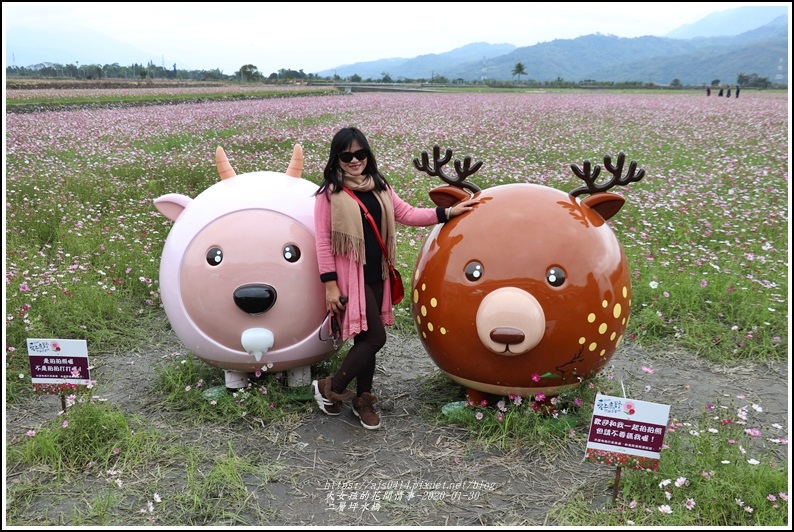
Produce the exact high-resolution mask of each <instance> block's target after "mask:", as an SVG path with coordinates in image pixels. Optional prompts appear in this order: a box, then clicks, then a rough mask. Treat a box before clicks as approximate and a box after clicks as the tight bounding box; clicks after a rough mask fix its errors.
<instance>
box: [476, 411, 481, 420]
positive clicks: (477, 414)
mask: <svg viewBox="0 0 794 532" xmlns="http://www.w3.org/2000/svg"><path fill="white" fill-rule="evenodd" d="M474 417H476V418H477V420H478V421H479V420H480V419H482V412H477V413H476V414H474Z"/></svg>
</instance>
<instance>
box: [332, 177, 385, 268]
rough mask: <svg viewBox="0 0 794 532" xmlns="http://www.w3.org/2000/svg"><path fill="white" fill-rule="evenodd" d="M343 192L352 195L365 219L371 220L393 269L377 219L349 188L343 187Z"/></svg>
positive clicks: (379, 242)
mask: <svg viewBox="0 0 794 532" xmlns="http://www.w3.org/2000/svg"><path fill="white" fill-rule="evenodd" d="M342 190H344V191H345V192H347V193H348V194H350V197H351V198H353V199H354V200H356V203H358V206H359V207H361V210H362V211H364V217H365V218H366V219H367V220H369V224H370V225H371V226H372V229H373V230H374V231H375V236H376V237H377V238H378V244H380V249H381V251H382V252H383V256H384V257H386V263H387V264H388V265H389V268H391V267H392V264H391V259H389V252H388V251H386V246H385V244H384V243H383V239H382V238H381V237H380V230H379V229H378V224H376V223H375V218H373V217H372V215H371V214H370V213H369V211H368V210H367V207H366V206H364V203H363V202H362V201H361V200H360V199H359V197H358V196H356V195H355V194H354V193H353V191H352V190H350V189H349V188H347V187H346V186H342Z"/></svg>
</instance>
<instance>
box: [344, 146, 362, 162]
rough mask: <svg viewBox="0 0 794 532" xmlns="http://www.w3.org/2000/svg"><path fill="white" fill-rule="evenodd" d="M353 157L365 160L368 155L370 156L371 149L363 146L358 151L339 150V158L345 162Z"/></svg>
mask: <svg viewBox="0 0 794 532" xmlns="http://www.w3.org/2000/svg"><path fill="white" fill-rule="evenodd" d="M353 157H355V158H356V159H358V160H359V161H363V160H364V159H366V158H367V157H369V150H367V149H366V148H361V149H360V150H357V151H343V152H339V160H340V161H342V162H343V163H349V162H350V161H352V160H353Z"/></svg>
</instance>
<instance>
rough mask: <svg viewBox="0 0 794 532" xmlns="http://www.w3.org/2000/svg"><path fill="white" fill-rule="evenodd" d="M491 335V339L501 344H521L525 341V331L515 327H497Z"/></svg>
mask: <svg viewBox="0 0 794 532" xmlns="http://www.w3.org/2000/svg"><path fill="white" fill-rule="evenodd" d="M490 336H491V340H493V341H494V342H499V343H500V344H507V345H511V344H520V343H521V342H523V341H524V333H523V332H521V331H520V330H519V329H515V328H513V327H497V328H496V329H494V330H492V331H491V335H490Z"/></svg>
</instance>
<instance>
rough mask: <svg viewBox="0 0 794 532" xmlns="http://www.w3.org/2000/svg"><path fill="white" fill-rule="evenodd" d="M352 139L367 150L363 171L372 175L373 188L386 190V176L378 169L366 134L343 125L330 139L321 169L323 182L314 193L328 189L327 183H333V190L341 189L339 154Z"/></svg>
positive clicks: (338, 190)
mask: <svg viewBox="0 0 794 532" xmlns="http://www.w3.org/2000/svg"><path fill="white" fill-rule="evenodd" d="M353 141H355V142H358V144H359V146H361V147H362V148H364V149H365V150H367V151H368V152H369V155H368V156H367V166H366V167H365V168H364V173H365V174H369V175H370V176H372V179H373V180H374V181H375V190H386V187H387V186H388V185H389V183H388V181H386V178H385V177H383V174H381V173H380V171H379V170H378V163H377V161H376V160H375V154H374V153H372V148H370V147H369V141H368V140H367V137H366V135H364V133H362V132H361V130H360V129H358V128H355V127H345V128H342V129H340V130H339V131H337V132H336V133H335V134H334V138H333V139H331V150H330V153H329V154H328V162H327V163H326V164H325V169H324V170H323V182H322V184H320V188H319V189H318V190H317V192H316V193H315V195H317V194H320V193H321V192H326V193H327V191H328V190H329V185H333V192H335V193H338V192H341V191H342V180H341V177H342V172H341V168H339V154H340V153H341V152H343V151H347V150H348V148H350V145H351V144H353Z"/></svg>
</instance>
